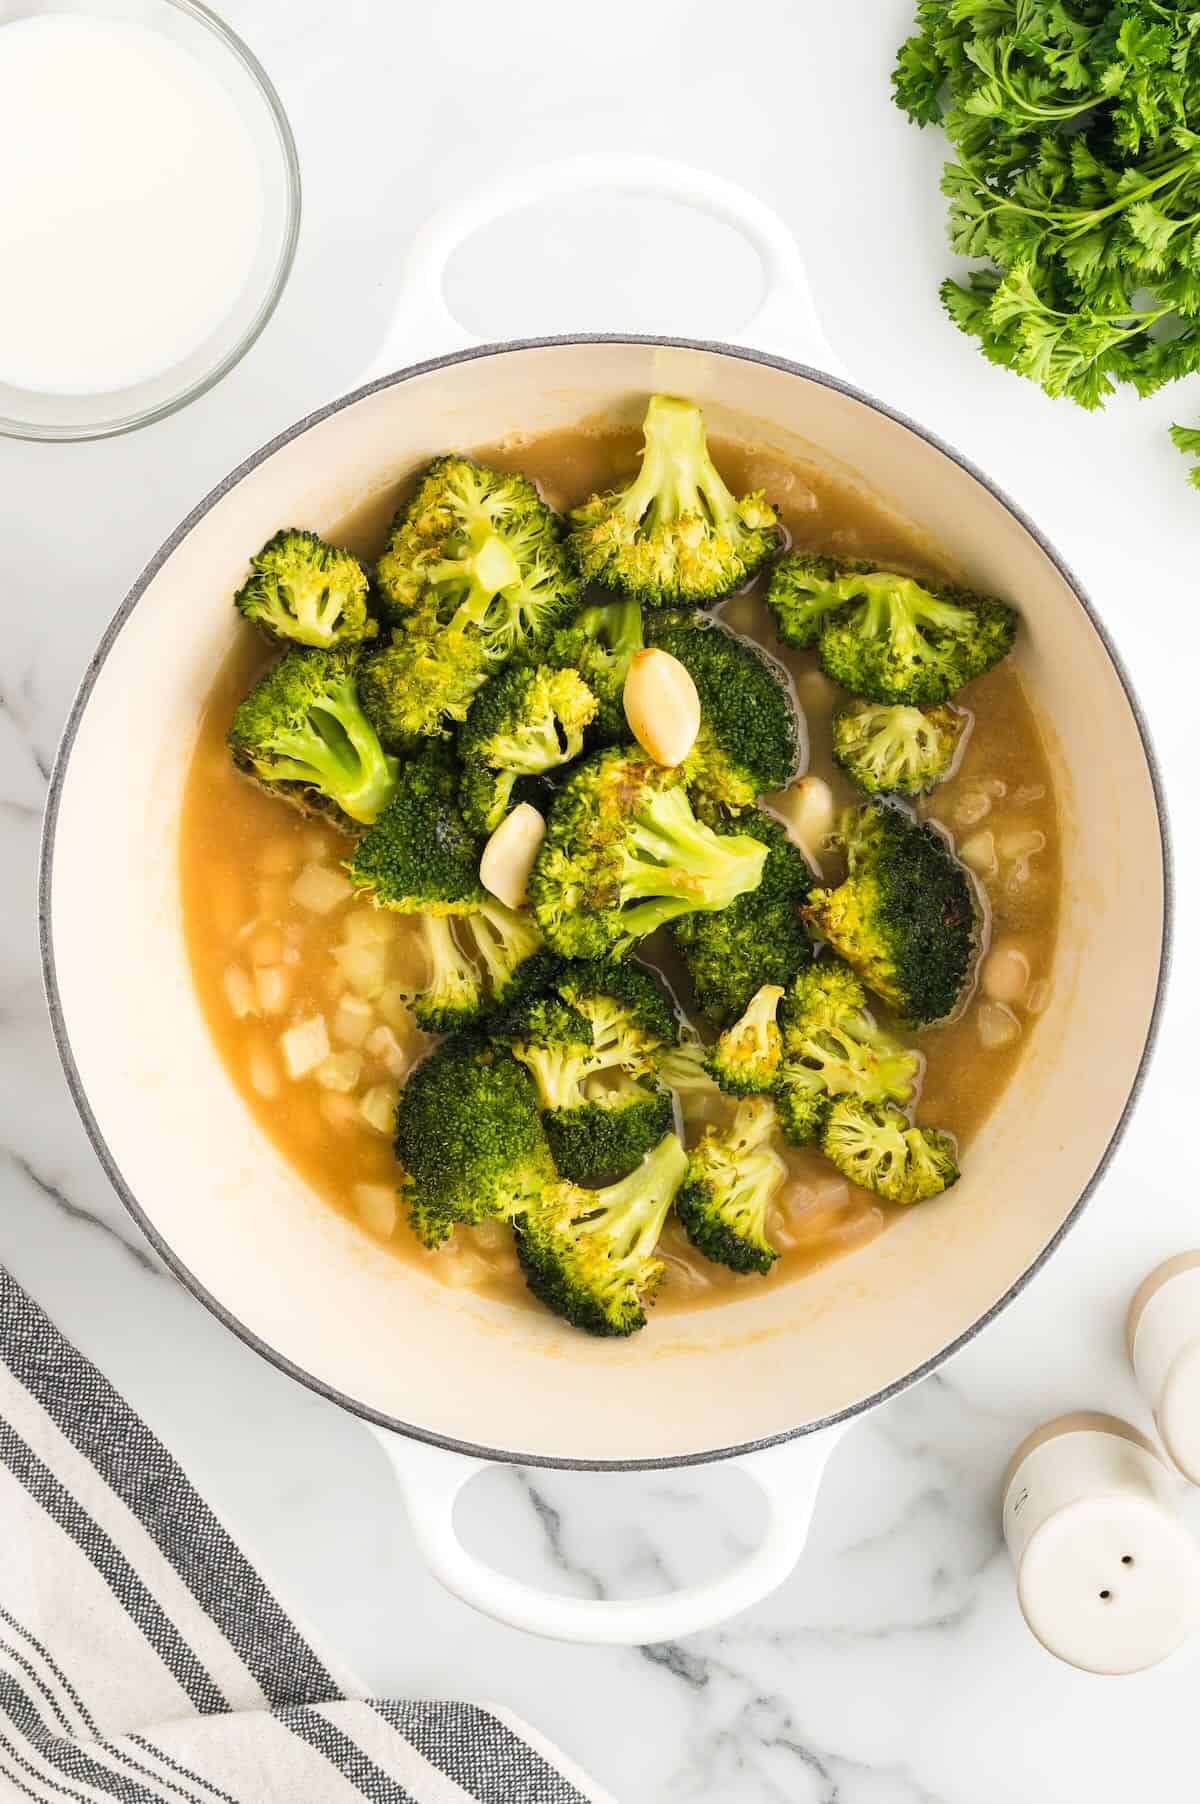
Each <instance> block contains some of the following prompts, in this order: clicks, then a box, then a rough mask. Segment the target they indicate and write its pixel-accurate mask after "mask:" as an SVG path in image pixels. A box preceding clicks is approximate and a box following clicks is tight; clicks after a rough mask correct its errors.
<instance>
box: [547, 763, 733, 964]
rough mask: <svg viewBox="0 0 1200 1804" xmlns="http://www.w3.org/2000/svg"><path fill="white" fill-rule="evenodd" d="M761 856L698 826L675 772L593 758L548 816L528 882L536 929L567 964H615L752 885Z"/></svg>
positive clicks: (573, 778) (728, 836) (574, 775)
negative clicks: (652, 937) (638, 945)
mask: <svg viewBox="0 0 1200 1804" xmlns="http://www.w3.org/2000/svg"><path fill="white" fill-rule="evenodd" d="M765 859H766V849H765V847H764V846H762V845H761V844H760V843H759V841H758V840H756V839H752V838H750V837H749V836H748V835H745V834H720V835H719V834H716V833H714V832H713V831H712V829H711V828H709V827H706V826H704V825H703V824H702V822H700V821H699V820H697V818H696V816H695V814H694V813H693V811H692V806H691V803H690V802H689V801H688V798H687V791H686V790H685V788H684V786H683V779H682V777H681V775H680V773H679V771H678V770H665V769H664V768H663V767H662V766H661V765H657V764H655V763H654V762H653V761H652V760H650V759H648V758H646V757H645V756H643V755H642V754H640V753H635V752H634V751H632V750H630V749H621V748H614V749H612V750H610V751H605V752H598V753H596V754H595V755H594V756H593V757H591V758H589V759H588V760H586V762H585V763H583V764H581V765H580V766H579V767H578V768H577V769H576V770H575V771H574V772H572V774H571V776H570V777H569V778H568V779H567V781H566V783H565V784H564V786H563V788H562V789H561V790H560V791H559V794H558V797H557V799H556V801H555V803H554V806H553V808H552V809H551V810H550V819H549V821H548V822H547V826H546V837H545V839H544V840H543V841H542V846H541V850H540V851H539V853H538V856H537V861H536V863H535V865H534V867H533V871H532V873H531V874H530V878H529V900H530V904H531V906H532V908H533V912H534V914H535V915H536V917H537V920H538V924H539V926H540V927H541V929H542V932H543V933H544V934H545V936H546V939H547V940H548V941H549V943H550V945H551V946H552V947H553V948H554V950H555V951H556V952H560V953H561V954H562V955H563V956H564V957H565V958H599V957H603V956H605V955H606V954H612V955H614V956H620V954H621V953H623V952H625V951H627V950H628V949H629V947H630V946H632V945H633V944H634V943H635V941H637V940H639V939H641V938H642V937H643V936H644V935H645V934H648V933H652V932H653V931H654V929H655V928H656V927H660V926H662V925H663V923H664V922H666V921H672V920H675V919H676V918H677V917H678V916H680V915H685V914H690V913H691V912H692V911H693V910H703V909H719V908H726V907H728V905H729V903H730V902H732V901H733V900H734V898H735V897H736V896H740V895H742V894H744V893H745V892H746V891H747V890H751V889H754V888H756V887H757V885H758V882H759V879H760V878H761V876H762V868H763V864H764V862H765Z"/></svg>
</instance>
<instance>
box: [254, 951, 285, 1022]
mask: <svg viewBox="0 0 1200 1804" xmlns="http://www.w3.org/2000/svg"><path fill="white" fill-rule="evenodd" d="M285 956H286V953H285ZM254 988H255V990H256V992H257V994H258V1006H259V1008H260V1009H261V1010H262V1012H263V1014H264V1015H281V1014H282V1013H283V1011H284V1009H285V1007H286V1006H287V999H288V991H289V990H290V989H291V982H290V978H289V975H288V972H287V971H285V970H284V968H283V966H282V965H256V966H255V970H254Z"/></svg>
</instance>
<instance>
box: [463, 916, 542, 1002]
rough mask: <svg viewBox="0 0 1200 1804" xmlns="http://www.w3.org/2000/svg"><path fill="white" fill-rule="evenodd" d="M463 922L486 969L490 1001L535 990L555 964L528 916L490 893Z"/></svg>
mask: <svg viewBox="0 0 1200 1804" xmlns="http://www.w3.org/2000/svg"><path fill="white" fill-rule="evenodd" d="M467 925H468V927H469V928H470V930H471V938H472V940H473V942H474V945H475V950H476V951H477V952H478V954H479V957H480V958H481V959H482V960H483V965H484V969H485V971H486V972H487V979H488V991H489V996H490V999H491V1002H492V1003H493V1004H497V1005H503V1004H504V1003H506V1002H509V1001H511V1000H512V999H513V998H514V997H516V996H520V995H523V994H525V993H526V992H528V991H531V990H536V989H538V988H539V987H540V986H541V985H542V984H543V983H545V981H546V979H547V977H549V975H550V973H551V971H553V969H554V967H555V965H556V964H557V963H558V960H557V959H556V958H555V956H554V954H553V953H552V952H551V951H550V949H549V947H548V946H547V945H546V942H545V940H544V939H543V938H542V935H541V933H540V932H539V930H538V926H537V923H536V922H535V921H534V920H533V919H532V918H531V917H530V915H528V914H527V913H526V912H525V911H524V910H523V909H522V910H519V911H518V910H517V909H513V908H507V907H505V905H504V903H503V902H498V901H497V900H496V899H495V898H494V897H493V896H485V897H484V899H483V901H482V902H481V903H480V905H479V907H478V908H476V909H472V911H471V913H470V915H469V916H468V917H467Z"/></svg>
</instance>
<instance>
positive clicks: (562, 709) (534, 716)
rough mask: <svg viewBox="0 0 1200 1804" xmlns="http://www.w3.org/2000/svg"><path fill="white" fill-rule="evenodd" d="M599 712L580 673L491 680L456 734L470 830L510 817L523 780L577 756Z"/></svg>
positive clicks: (506, 675) (487, 829)
mask: <svg viewBox="0 0 1200 1804" xmlns="http://www.w3.org/2000/svg"><path fill="white" fill-rule="evenodd" d="M596 707H597V703H596V697H595V696H594V695H593V694H592V692H591V690H590V689H589V688H588V686H587V684H586V683H585V682H584V680H583V678H582V677H581V676H580V674H579V672H578V671H577V670H571V669H559V670H556V669H553V668H551V667H550V666H549V665H545V664H532V665H513V666H510V667H509V669H507V670H502V671H500V672H499V673H498V675H496V676H494V677H492V678H491V679H490V681H488V682H487V683H485V684H484V686H483V688H482V689H481V690H480V691H479V694H478V695H477V696H476V697H475V700H474V701H473V702H472V703H471V706H470V708H469V709H468V711H467V718H466V719H465V720H464V722H463V724H462V726H461V728H460V729H459V734H458V751H459V756H460V757H461V759H462V761H463V779H462V785H461V789H460V792H459V793H460V798H461V801H462V809H463V814H464V816H465V817H466V819H467V822H468V823H469V825H470V826H472V827H473V828H474V829H475V831H476V832H477V833H480V834H488V833H491V832H493V831H494V829H495V828H497V827H498V826H499V825H500V822H501V821H502V820H503V819H504V816H505V815H506V814H507V813H508V808H509V803H510V801H511V798H512V792H513V785H514V784H515V783H516V781H517V778H518V777H524V776H537V775H540V774H541V773H542V772H544V771H548V770H553V769H555V768H556V767H557V766H558V765H560V764H570V763H571V762H572V761H573V760H574V759H576V758H578V757H579V755H580V753H581V752H582V751H583V735H584V730H585V728H586V727H587V726H588V725H589V723H590V722H591V721H592V720H594V718H595V715H596Z"/></svg>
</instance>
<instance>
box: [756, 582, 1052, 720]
mask: <svg viewBox="0 0 1200 1804" xmlns="http://www.w3.org/2000/svg"><path fill="white" fill-rule="evenodd" d="M767 605H768V606H769V607H770V609H771V612H772V613H773V614H774V616H775V624H776V627H777V629H778V632H779V636H780V638H781V639H782V640H783V641H784V643H785V644H787V645H794V646H797V647H798V648H800V649H804V648H805V647H807V646H810V645H813V644H815V645H816V646H817V648H818V653H819V657H820V661H821V668H822V669H823V670H824V672H825V674H826V675H827V676H830V677H832V678H833V680H834V681H835V682H837V683H841V685H842V687H843V688H845V689H849V690H850V692H851V694H852V695H861V696H863V697H865V698H866V700H867V701H872V702H906V703H909V704H912V705H916V704H918V703H920V702H944V701H948V700H949V699H950V697H951V696H952V695H953V694H954V692H955V691H956V690H957V689H961V688H962V686H963V684H964V683H968V682H970V680H971V678H972V677H977V676H982V675H983V673H984V671H985V670H990V669H991V668H992V666H993V664H998V663H999V661H1000V659H1001V658H1002V657H1004V656H1005V654H1006V653H1007V652H1008V651H1009V650H1010V649H1011V647H1012V642H1013V638H1014V636H1015V634H1016V630H1017V615H1016V613H1015V612H1014V610H1013V609H1012V608H1010V607H1009V606H1008V605H1007V603H1006V602H1003V601H996V600H994V599H993V598H991V597H990V596H984V595H976V594H974V593H973V592H972V591H971V590H970V589H962V588H957V587H955V586H953V585H951V584H945V583H942V584H934V583H919V582H918V581H917V580H916V578H915V577H912V576H902V575H900V574H899V573H898V572H897V571H894V570H880V569H878V568H877V567H876V566H875V565H874V564H869V563H868V564H864V563H853V562H844V561H842V560H839V559H837V558H831V557H815V556H811V555H808V554H802V555H800V556H796V557H786V558H783V559H782V560H781V562H780V563H779V564H778V566H777V567H776V569H775V570H774V572H773V573H772V576H771V583H770V587H769V589H768V590H767Z"/></svg>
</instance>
